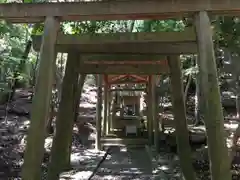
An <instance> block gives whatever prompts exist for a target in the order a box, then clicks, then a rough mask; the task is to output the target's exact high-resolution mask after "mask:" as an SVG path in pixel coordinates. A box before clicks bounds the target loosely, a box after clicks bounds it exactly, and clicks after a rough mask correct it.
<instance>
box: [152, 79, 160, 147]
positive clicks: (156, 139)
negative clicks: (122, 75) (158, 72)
mask: <svg viewBox="0 0 240 180" xmlns="http://www.w3.org/2000/svg"><path fill="white" fill-rule="evenodd" d="M151 80H152V83H151V84H152V97H151V98H152V104H153V105H152V106H153V107H152V119H153V127H154V146H155V148H156V150H158V149H159V123H158V116H157V108H158V101H157V96H156V76H155V75H153V76H152V79H151Z"/></svg>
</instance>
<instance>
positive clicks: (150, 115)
mask: <svg viewBox="0 0 240 180" xmlns="http://www.w3.org/2000/svg"><path fill="white" fill-rule="evenodd" d="M152 93H153V91H152V76H149V81H148V92H147V126H148V139H149V143H150V145H152V141H153V101H152V97H153V95H152Z"/></svg>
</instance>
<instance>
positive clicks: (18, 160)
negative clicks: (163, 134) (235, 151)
mask: <svg viewBox="0 0 240 180" xmlns="http://www.w3.org/2000/svg"><path fill="white" fill-rule="evenodd" d="M95 90H96V89H95V88H94V87H92V86H85V87H84V91H83V96H82V99H81V105H80V114H79V120H78V122H81V123H79V124H78V125H77V126H76V125H75V127H74V133H73V148H72V155H71V162H72V167H73V168H72V170H70V171H68V172H65V173H62V174H61V178H60V179H62V180H66V179H71V180H87V179H88V178H89V177H90V176H91V175H92V174H93V171H95V170H96V167H98V165H99V162H100V161H101V160H102V159H103V157H104V155H105V154H106V152H105V151H96V150H94V149H93V143H94V137H95V128H94V126H95V122H94V119H95V111H96V108H95V105H96V92H95ZM30 95H31V93H30V92H29V91H28V90H18V91H17V93H16V95H15V97H14V101H13V102H11V103H10V104H9V105H8V108H7V111H8V113H7V114H6V111H5V110H6V105H1V106H0V116H1V120H0V133H1V137H0V180H17V179H21V178H20V170H21V165H22V164H23V153H24V148H25V145H26V141H25V139H26V133H27V129H28V127H29V123H30V122H29V112H30V109H31V100H30V99H29V97H30ZM165 116H166V117H167V116H171V113H170V114H167V113H166V114H165ZM236 127H237V123H236V122H234V121H230V120H228V121H226V122H225V128H226V130H227V132H228V135H229V138H228V141H229V142H230V138H231V134H232V133H233V131H234V130H235V129H236ZM203 130H204V128H203ZM52 137H53V136H52V135H49V136H48V137H47V139H46V141H45V155H44V163H43V166H42V169H43V174H44V173H46V169H47V162H48V160H49V152H50V148H51V143H52ZM193 160H194V167H195V169H196V172H197V174H198V177H199V179H203V180H207V179H208V178H209V165H208V160H207V148H206V146H204V145H202V146H199V147H198V148H193ZM239 173H240V159H239V158H236V159H235V160H234V166H233V174H234V176H233V180H239V179H240V175H239ZM180 177H181V171H180V167H179V159H178V156H177V154H176V152H174V151H172V150H171V147H168V144H166V143H165V144H162V146H161V149H160V153H158V154H156V153H154V151H153V152H152V151H151V153H150V152H149V150H147V149H146V148H141V149H136V148H129V147H125V148H112V149H110V150H109V152H108V155H107V156H106V160H105V161H103V162H102V164H101V165H100V166H99V168H98V169H97V172H95V175H94V176H93V177H92V180H93V179H96V180H103V179H104V180H105V179H106V180H107V179H109V180H110V179H113V180H114V179H115V180H121V179H122V180H127V179H133V180H134V179H162V180H168V179H169V180H170V179H176V180H178V179H181V178H180ZM43 179H44V178H43Z"/></svg>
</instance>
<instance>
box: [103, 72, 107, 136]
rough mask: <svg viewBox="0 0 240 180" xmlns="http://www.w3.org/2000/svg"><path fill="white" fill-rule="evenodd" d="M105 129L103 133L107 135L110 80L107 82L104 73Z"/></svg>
mask: <svg viewBox="0 0 240 180" xmlns="http://www.w3.org/2000/svg"><path fill="white" fill-rule="evenodd" d="M103 99H104V100H103V103H104V105H103V108H104V109H103V110H104V112H103V131H102V135H103V136H104V135H106V134H107V111H108V107H107V106H108V82H107V76H106V75H104V89H103Z"/></svg>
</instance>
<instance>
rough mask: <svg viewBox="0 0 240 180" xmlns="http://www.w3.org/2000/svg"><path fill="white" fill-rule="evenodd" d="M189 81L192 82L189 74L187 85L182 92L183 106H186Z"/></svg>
mask: <svg viewBox="0 0 240 180" xmlns="http://www.w3.org/2000/svg"><path fill="white" fill-rule="evenodd" d="M191 81H192V75H191V74H190V75H189V76H188V80H187V84H186V87H185V91H184V103H185V104H187V95H188V89H189V87H190V84H191Z"/></svg>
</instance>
